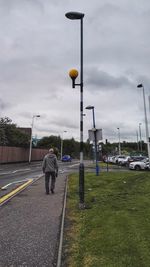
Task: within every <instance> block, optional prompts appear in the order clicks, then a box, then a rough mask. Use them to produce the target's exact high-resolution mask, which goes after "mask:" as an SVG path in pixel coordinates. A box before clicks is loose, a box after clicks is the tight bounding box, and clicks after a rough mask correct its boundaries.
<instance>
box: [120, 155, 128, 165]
mask: <svg viewBox="0 0 150 267" xmlns="http://www.w3.org/2000/svg"><path fill="white" fill-rule="evenodd" d="M129 160H130V156H123V157H122V158H121V157H120V158H118V164H119V165H121V166H128V165H129Z"/></svg>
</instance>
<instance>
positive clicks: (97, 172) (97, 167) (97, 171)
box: [96, 164, 99, 176]
mask: <svg viewBox="0 0 150 267" xmlns="http://www.w3.org/2000/svg"><path fill="white" fill-rule="evenodd" d="M96 175H97V176H98V175H99V166H98V164H96Z"/></svg>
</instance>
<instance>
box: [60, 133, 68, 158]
mask: <svg viewBox="0 0 150 267" xmlns="http://www.w3.org/2000/svg"><path fill="white" fill-rule="evenodd" d="M63 133H67V131H63V132H62V137H61V149H60V159H61V160H62V156H63Z"/></svg>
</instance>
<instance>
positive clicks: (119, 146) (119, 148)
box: [117, 128, 121, 155]
mask: <svg viewBox="0 0 150 267" xmlns="http://www.w3.org/2000/svg"><path fill="white" fill-rule="evenodd" d="M117 130H118V140H119V143H118V150H119V155H121V145H120V128H117Z"/></svg>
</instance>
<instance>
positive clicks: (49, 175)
mask: <svg viewBox="0 0 150 267" xmlns="http://www.w3.org/2000/svg"><path fill="white" fill-rule="evenodd" d="M50 177H51V191H54V188H55V180H56V175H55V172H46V173H45V189H46V194H49V180H50Z"/></svg>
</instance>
